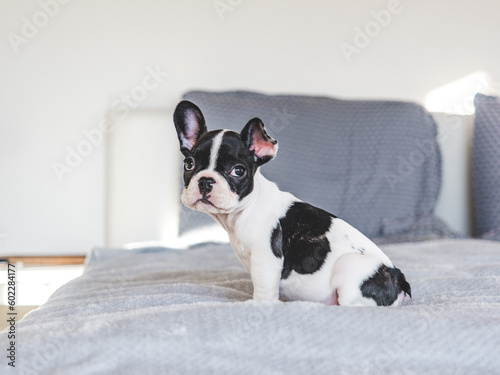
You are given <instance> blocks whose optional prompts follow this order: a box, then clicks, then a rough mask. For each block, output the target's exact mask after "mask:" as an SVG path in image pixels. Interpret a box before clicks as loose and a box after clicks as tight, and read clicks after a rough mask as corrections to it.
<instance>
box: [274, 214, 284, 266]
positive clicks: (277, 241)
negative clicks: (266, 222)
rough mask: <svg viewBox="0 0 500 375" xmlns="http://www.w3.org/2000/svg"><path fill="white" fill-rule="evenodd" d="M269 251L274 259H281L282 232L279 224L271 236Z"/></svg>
mask: <svg viewBox="0 0 500 375" xmlns="http://www.w3.org/2000/svg"><path fill="white" fill-rule="evenodd" d="M271 249H272V250H273V254H274V255H275V256H276V258H278V259H279V258H281V257H283V230H282V229H281V224H280V223H278V225H276V228H274V229H273V233H272V234H271Z"/></svg>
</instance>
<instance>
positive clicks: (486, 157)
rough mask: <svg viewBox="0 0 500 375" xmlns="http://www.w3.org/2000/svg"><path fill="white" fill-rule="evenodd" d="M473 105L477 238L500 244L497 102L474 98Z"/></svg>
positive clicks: (499, 114) (499, 116)
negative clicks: (474, 109)
mask: <svg viewBox="0 0 500 375" xmlns="http://www.w3.org/2000/svg"><path fill="white" fill-rule="evenodd" d="M474 105H475V107H476V118H475V123H474V138H473V153H472V155H473V178H474V205H475V216H476V235H477V236H479V237H483V238H487V239H492V240H497V241H500V98H496V97H492V96H486V95H482V94H477V95H476V97H475V98H474Z"/></svg>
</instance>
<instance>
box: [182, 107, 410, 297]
mask: <svg viewBox="0 0 500 375" xmlns="http://www.w3.org/2000/svg"><path fill="white" fill-rule="evenodd" d="M174 123H175V128H176V130H177V135H178V137H179V142H180V148H181V152H182V154H183V155H184V157H185V159H184V185H185V188H184V191H183V193H182V202H183V204H184V205H186V206H187V207H189V208H192V209H194V210H198V211H201V212H205V213H208V214H210V215H211V216H212V217H213V218H214V219H215V220H217V221H218V222H219V223H220V224H221V225H222V226H223V227H224V229H225V230H226V231H227V233H228V234H229V239H230V241H231V245H232V247H233V249H234V251H235V252H236V255H237V256H238V258H239V259H240V261H241V263H242V264H243V265H244V266H245V268H246V269H247V270H248V271H249V272H250V274H251V278H252V283H253V298H254V299H255V300H271V301H277V300H278V299H279V298H280V297H281V298H282V299H284V300H292V301H293V300H305V301H317V302H322V303H326V304H330V305H345V306H362V305H363V306H375V305H382V306H389V305H400V304H401V303H402V302H403V300H404V298H405V296H406V294H408V295H410V296H411V289H410V284H408V282H407V281H406V279H405V277H404V275H403V274H402V273H401V271H400V270H399V269H398V268H396V267H394V266H393V264H392V263H391V261H390V260H389V258H388V257H387V256H386V255H385V254H384V253H383V252H382V250H380V249H379V248H378V247H377V246H376V245H375V244H374V243H373V242H372V241H370V240H369V239H368V238H367V237H365V236H364V235H363V234H361V233H360V232H359V231H358V230H356V229H355V228H353V227H352V226H350V225H349V224H347V223H346V222H345V221H343V220H341V219H339V218H337V217H336V216H334V215H332V214H330V213H328V212H326V211H324V210H322V209H320V208H317V207H314V206H312V205H310V204H307V203H304V202H302V201H300V200H299V199H297V198H296V197H294V196H293V195H292V194H290V193H286V192H282V191H280V190H279V189H278V187H277V186H276V184H275V183H273V182H270V181H269V180H267V179H266V178H265V177H264V176H263V175H262V174H261V173H260V170H259V167H260V166H261V165H263V164H264V163H267V162H268V161H270V160H271V159H273V158H274V157H275V156H276V152H277V151H278V143H277V141H276V140H274V139H272V138H271V137H270V136H269V135H268V134H267V132H266V129H265V127H264V124H263V123H262V121H261V120H260V119H258V118H254V119H252V120H250V121H249V122H248V123H247V124H246V126H245V127H244V128H243V130H242V131H241V133H239V134H238V133H236V132H234V131H230V130H213V131H207V127H206V124H205V119H204V117H203V114H202V113H201V111H200V109H199V108H198V107H197V106H196V105H194V104H193V103H191V102H189V101H182V102H180V103H179V104H178V105H177V108H176V109H175V113H174Z"/></svg>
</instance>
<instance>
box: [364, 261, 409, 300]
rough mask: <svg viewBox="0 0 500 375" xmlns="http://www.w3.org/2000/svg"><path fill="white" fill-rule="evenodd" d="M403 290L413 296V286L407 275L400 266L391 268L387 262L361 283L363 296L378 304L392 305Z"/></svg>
mask: <svg viewBox="0 0 500 375" xmlns="http://www.w3.org/2000/svg"><path fill="white" fill-rule="evenodd" d="M402 291H403V292H405V293H406V294H408V295H409V296H410V297H411V287H410V284H409V283H408V282H407V281H406V278H405V275H403V273H402V272H401V271H400V270H399V268H396V267H393V268H389V267H387V266H386V265H385V264H382V265H381V266H380V267H379V268H378V270H377V272H375V274H374V275H373V276H371V277H370V278H369V279H367V280H365V281H364V282H363V284H362V285H361V294H362V295H363V297H365V298H372V299H373V300H374V301H375V302H376V303H377V305H378V306H390V305H392V304H393V303H394V301H396V299H397V298H398V295H399V293H401V292H402Z"/></svg>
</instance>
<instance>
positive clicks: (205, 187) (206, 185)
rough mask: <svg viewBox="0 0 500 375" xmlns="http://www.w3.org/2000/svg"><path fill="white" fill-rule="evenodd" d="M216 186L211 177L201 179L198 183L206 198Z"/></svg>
mask: <svg viewBox="0 0 500 375" xmlns="http://www.w3.org/2000/svg"><path fill="white" fill-rule="evenodd" d="M214 184H215V180H214V179H213V178H211V177H201V178H200V179H199V181H198V188H199V189H200V193H202V194H203V195H204V196H205V195H207V194H208V193H210V192H211V191H212V187H213V185H214Z"/></svg>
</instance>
